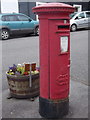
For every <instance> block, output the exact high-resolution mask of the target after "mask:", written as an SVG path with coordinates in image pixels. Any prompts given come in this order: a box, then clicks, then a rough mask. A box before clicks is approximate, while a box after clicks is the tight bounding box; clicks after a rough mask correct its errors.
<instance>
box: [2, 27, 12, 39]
mask: <svg viewBox="0 0 90 120" xmlns="http://www.w3.org/2000/svg"><path fill="white" fill-rule="evenodd" d="M9 36H10V34H9V31H8V30H6V29H2V31H1V39H2V40H7V39H8V38H9Z"/></svg>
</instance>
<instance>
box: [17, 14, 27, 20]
mask: <svg viewBox="0 0 90 120" xmlns="http://www.w3.org/2000/svg"><path fill="white" fill-rule="evenodd" d="M18 19H19V20H20V21H29V18H28V17H26V16H24V15H18Z"/></svg>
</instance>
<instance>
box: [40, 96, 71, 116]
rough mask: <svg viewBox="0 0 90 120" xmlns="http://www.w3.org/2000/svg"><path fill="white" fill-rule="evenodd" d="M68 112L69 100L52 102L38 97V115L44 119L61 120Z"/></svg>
mask: <svg viewBox="0 0 90 120" xmlns="http://www.w3.org/2000/svg"><path fill="white" fill-rule="evenodd" d="M68 111H69V98H67V99H65V100H59V101H53V100H49V99H45V98H42V97H39V113H40V115H41V116H42V117H44V118H62V117H63V116H65V115H67V114H68Z"/></svg>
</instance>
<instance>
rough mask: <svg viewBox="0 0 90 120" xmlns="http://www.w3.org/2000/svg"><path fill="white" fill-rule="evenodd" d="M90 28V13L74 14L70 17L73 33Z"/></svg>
mask: <svg viewBox="0 0 90 120" xmlns="http://www.w3.org/2000/svg"><path fill="white" fill-rule="evenodd" d="M89 27H90V11H81V12H74V13H72V14H71V15H70V28H71V31H76V30H77V29H80V28H89Z"/></svg>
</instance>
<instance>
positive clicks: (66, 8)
mask: <svg viewBox="0 0 90 120" xmlns="http://www.w3.org/2000/svg"><path fill="white" fill-rule="evenodd" d="M74 10H75V8H74V7H72V6H71V5H68V4H64V3H46V4H43V5H39V6H37V7H34V8H33V12H35V13H37V14H38V13H43V12H47V13H49V12H68V13H72V12H74Z"/></svg>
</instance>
